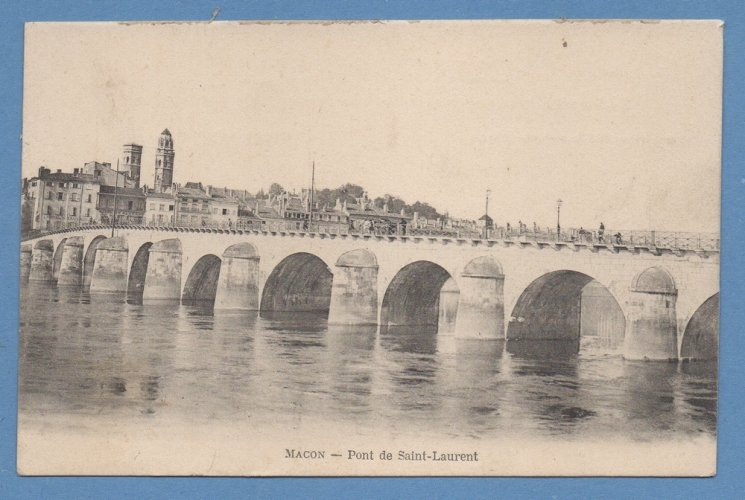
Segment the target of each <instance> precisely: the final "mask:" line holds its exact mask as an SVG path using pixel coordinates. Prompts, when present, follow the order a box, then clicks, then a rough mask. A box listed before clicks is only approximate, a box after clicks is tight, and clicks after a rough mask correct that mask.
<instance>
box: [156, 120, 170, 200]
mask: <svg viewBox="0 0 745 500" xmlns="http://www.w3.org/2000/svg"><path fill="white" fill-rule="evenodd" d="M174 155H175V153H174V151H173V138H172V137H171V133H170V132H169V131H168V129H165V130H164V131H163V133H162V134H160V138H159V139H158V151H157V152H156V153H155V183H154V185H153V187H154V188H155V191H158V192H159V191H163V189H165V188H169V187H171V185H172V184H173V157H174Z"/></svg>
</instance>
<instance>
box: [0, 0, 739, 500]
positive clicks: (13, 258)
mask: <svg viewBox="0 0 745 500" xmlns="http://www.w3.org/2000/svg"><path fill="white" fill-rule="evenodd" d="M218 6H219V7H220V13H219V15H218V17H217V19H218V20H223V21H224V20H236V19H268V20H270V19H483V18H506V19H526V18H560V17H566V18H632V19H638V18H645V19H722V20H724V21H725V31H724V53H725V55H724V75H725V77H724V130H723V158H722V160H723V161H722V260H721V262H722V280H721V311H722V320H721V335H720V350H721V354H720V385H719V427H718V430H719V449H718V474H717V476H716V477H715V478H709V479H653V478H652V479H650V478H647V479H634V478H620V479H611V478H581V479H580V478H566V479H558V478H557V479H554V478H550V479H541V478H447V479H445V478H384V479H373V478H342V479H332V478H309V479H308V478H305V479H300V478H270V479H257V478H129V477H126V478H90V477H78V478H66V477H65V478H63V477H37V478H23V477H18V476H17V475H16V472H15V468H16V466H15V455H16V452H15V450H16V402H17V396H16V387H17V352H18V260H19V257H18V252H19V239H18V238H19V237H18V234H19V219H20V216H19V207H20V204H19V203H18V200H19V194H20V169H21V141H20V136H21V121H22V120H21V117H22V105H21V104H22V100H21V99H22V85H23V23H24V22H28V21H113V20H133V21H134V20H199V21H205V20H208V19H209V18H210V17H211V15H212V12H213V11H214V10H215V8H216V7H218ZM0 7H1V9H0V12H1V13H2V15H0V48H2V52H1V53H2V56H0V61H2V65H1V66H0V69H2V71H0V145H1V146H2V147H1V148H0V150H1V151H2V154H1V155H0V177H1V178H2V181H4V182H3V183H0V196H1V197H2V199H3V200H4V201H5V202H6V208H5V209H3V210H0V227H2V229H3V232H4V233H5V237H3V238H0V263H1V264H2V265H0V300H1V301H2V302H0V303H2V307H3V312H4V314H3V315H2V316H0V498H3V499H5V498H8V499H10V498H70V499H85V498H113V499H125V498H126V499H135V498H158V499H160V498H189V499H191V498H194V499H196V498H354V499H365V498H375V499H379V498H427V499H440V498H548V499H570V498H583V499H584V498H607V499H620V498H655V499H677V498H721V499H726V498H745V446H744V443H745V439H744V437H743V435H744V434H745V398H744V397H743V396H745V391H743V384H745V336H743V335H742V334H741V332H742V328H741V325H742V324H743V319H745V314H744V313H743V310H742V308H741V305H740V304H741V303H742V297H743V291H744V290H743V285H742V283H743V281H744V280H745V271H743V269H742V262H743V258H742V257H743V248H745V231H744V229H743V219H744V218H745V210H744V208H745V196H744V194H745V167H744V166H743V158H744V157H745V92H744V91H743V87H745V2H743V1H742V0H731V1H700V0H698V1H691V0H668V1H655V0H575V1H567V0H561V1H548V0H546V1H531V0H509V1H499V2H496V1H491V2H490V1H464V0H462V1H444V0H427V1H424V0H422V1H416V0H411V1H395V0H390V1H384V0H379V1H365V2H363V1H360V2H354V1H345V0H311V1H308V2H300V1H290V0H275V1H263V2H256V1H245V2H238V1H226V0H222V1H218V0H212V1H211V2H205V1H195V0H181V1H175V0H162V1H155V2H154V1H142V0H139V1H105V2H104V1H100V2H99V1H74V0H58V1H56V2H54V3H51V2H49V3H44V2H41V1H12V2H11V1H9V0H0Z"/></svg>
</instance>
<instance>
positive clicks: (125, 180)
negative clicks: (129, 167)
mask: <svg viewBox="0 0 745 500" xmlns="http://www.w3.org/2000/svg"><path fill="white" fill-rule="evenodd" d="M81 172H82V173H83V174H86V175H92V176H94V177H96V178H98V180H99V181H100V183H101V185H102V186H118V187H125V188H135V187H137V184H139V179H138V180H137V182H135V181H134V180H133V179H131V178H129V177H128V176H127V172H124V171H122V170H119V171H117V170H116V169H114V168H112V167H111V163H99V162H97V161H89V162H88V163H86V164H85V165H83V168H82V170H81Z"/></svg>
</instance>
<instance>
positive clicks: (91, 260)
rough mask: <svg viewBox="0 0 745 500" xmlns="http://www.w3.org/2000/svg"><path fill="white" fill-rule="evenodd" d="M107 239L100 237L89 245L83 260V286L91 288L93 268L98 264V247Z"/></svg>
mask: <svg viewBox="0 0 745 500" xmlns="http://www.w3.org/2000/svg"><path fill="white" fill-rule="evenodd" d="M105 239H106V236H102V235H98V236H96V237H95V238H93V240H91V242H90V243H89V244H88V249H87V250H86V251H85V257H84V258H83V285H84V286H90V285H91V278H92V277H93V267H94V266H95V264H96V250H97V248H98V245H99V244H100V243H101V242H102V241H104V240H105Z"/></svg>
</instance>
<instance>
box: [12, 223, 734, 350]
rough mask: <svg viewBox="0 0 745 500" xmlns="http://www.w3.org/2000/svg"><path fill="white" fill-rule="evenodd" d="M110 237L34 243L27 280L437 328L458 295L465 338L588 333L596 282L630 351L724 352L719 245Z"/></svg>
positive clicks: (203, 232)
mask: <svg viewBox="0 0 745 500" xmlns="http://www.w3.org/2000/svg"><path fill="white" fill-rule="evenodd" d="M110 236H111V227H110V226H109V227H106V226H94V227H86V228H75V229H67V230H62V231H60V232H57V233H52V234H48V235H45V236H43V237H39V238H36V239H33V240H28V241H25V242H23V243H22V246H21V279H22V280H31V281H40V282H50V283H54V282H56V283H57V285H58V286H66V285H72V286H75V285H78V286H79V285H83V286H90V291H91V293H98V292H116V291H118V292H125V291H126V292H127V294H128V295H129V296H131V297H142V300H143V302H145V303H147V302H150V301H161V300H182V301H184V302H188V301H194V300H207V301H214V306H215V308H216V309H245V310H260V311H263V312H269V311H328V314H329V323H333V324H350V325H361V324H379V325H383V326H388V325H437V323H438V320H439V317H440V316H441V315H442V307H443V304H441V296H443V297H444V296H445V295H444V294H445V293H446V292H448V291H449V292H450V296H453V294H454V293H455V295H454V296H455V297H456V299H455V300H456V302H454V303H453V306H452V307H456V306H455V305H454V304H455V303H457V313H455V335H456V337H458V338H476V339H507V340H532V339H535V340H575V339H578V338H579V335H580V331H581V325H580V320H581V317H582V314H581V303H582V291H583V289H584V288H585V286H586V285H588V284H589V283H591V282H593V280H595V281H596V282H597V283H600V284H601V285H602V286H603V287H605V289H606V290H607V291H608V292H609V296H612V297H613V299H615V300H614V301H615V304H612V307H613V308H617V309H618V310H620V311H621V313H622V324H621V327H620V328H621V332H620V335H621V336H622V337H623V338H624V341H623V342H624V355H625V357H626V358H627V359H638V360H642V359H648V360H677V359H685V358H692V359H696V358H699V359H705V358H711V357H715V356H716V352H717V349H718V324H719V323H718V316H719V252H718V251H717V250H683V249H674V248H658V247H643V246H623V245H598V244H578V243H569V242H560V243H553V242H535V241H533V242H516V241H508V240H498V241H497V240H494V241H492V240H480V239H458V238H449V237H427V236H376V235H329V234H317V233H304V232H293V231H286V232H285V231H281V232H270V231H238V230H216V229H186V228H150V227H140V226H122V227H117V229H116V237H115V238H111V237H110ZM612 302H613V301H612ZM601 313H602V311H601Z"/></svg>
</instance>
